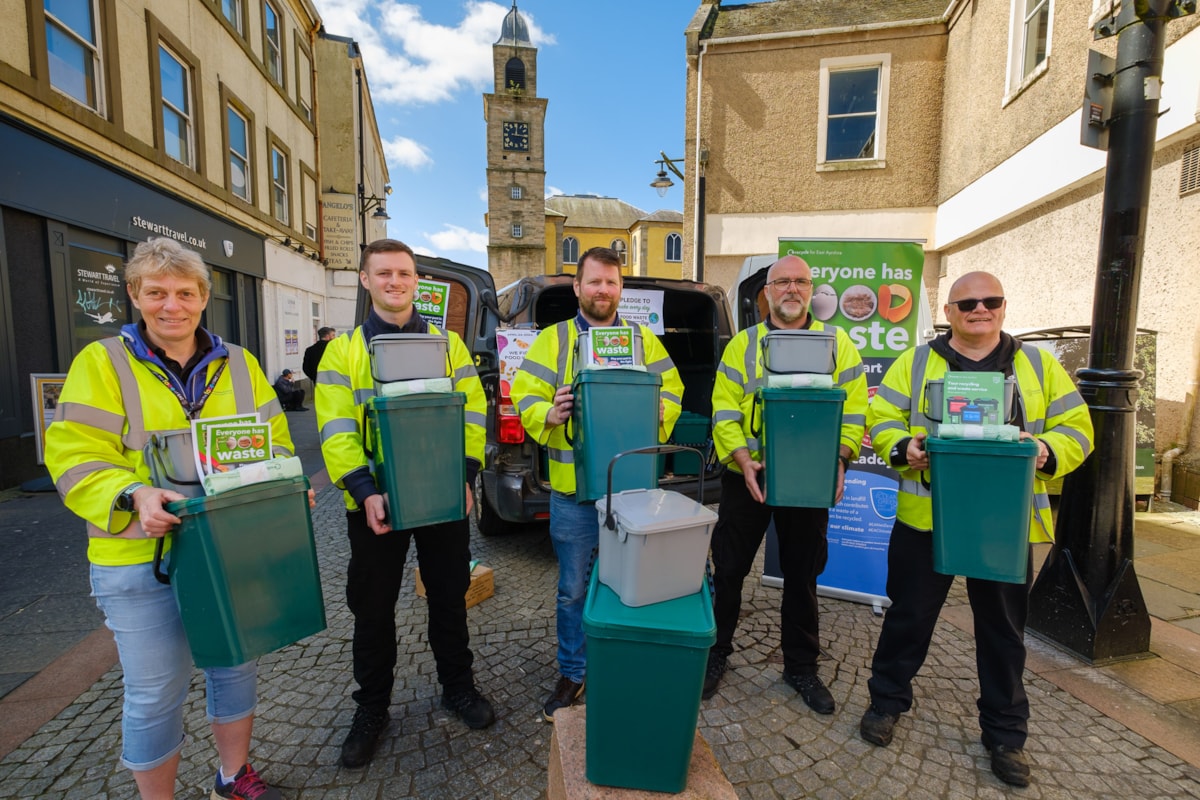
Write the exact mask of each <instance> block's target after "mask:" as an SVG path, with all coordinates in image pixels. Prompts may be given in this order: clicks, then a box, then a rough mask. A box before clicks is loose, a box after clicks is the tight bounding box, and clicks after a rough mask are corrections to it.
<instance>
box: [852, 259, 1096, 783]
mask: <svg viewBox="0 0 1200 800" xmlns="http://www.w3.org/2000/svg"><path fill="white" fill-rule="evenodd" d="M948 298H949V299H948V301H947V303H946V305H945V307H944V311H945V314H946V319H948V320H949V321H950V332H949V333H944V334H942V335H941V336H939V337H937V338H936V339H934V340H933V341H932V342H930V343H929V344H927V345H921V346H918V347H915V348H913V349H911V350H908V351H906V352H904V353H902V354H901V355H900V357H899V358H897V359H896V361H895V363H894V364H892V366H891V368H890V369H889V370H888V371H887V374H886V375H884V377H883V383H882V384H881V385H880V386H879V390H878V392H877V393H876V395H875V399H874V400H872V401H871V409H870V411H869V412H868V415H867V418H868V421H869V422H870V425H871V446H872V447H873V448H874V449H875V452H876V453H878V454H879V456H880V457H881V458H885V459H887V461H888V463H889V464H891V466H892V467H894V468H895V469H896V470H897V471H898V472H899V473H900V495H899V505H898V508H897V512H896V523H895V525H894V526H893V528H892V536H891V540H890V542H889V544H888V572H887V574H888V578H887V595H888V597H889V598H890V599H891V601H892V605H891V607H890V608H889V609H888V612H887V616H885V617H884V618H883V629H882V630H881V631H880V633H879V644H878V645H877V646H876V648H875V657H874V659H873V660H872V662H871V678H870V680H868V681H867V688H868V689H869V690H870V693H871V705H870V706H869V707H868V708H867V711H866V713H865V714H863V717H862V721H861V722H860V723H859V733H860V734H861V735H862V738H863V739H865V740H866V741H868V742H870V743H871V744H874V745H878V746H880V747H887V746H888V745H889V744H891V741H892V734H893V732H894V729H895V727H896V722H897V721H898V720H899V719H900V715H901V714H903V713H904V712H905V711H908V710H909V709H910V708H911V707H912V703H913V686H912V681H913V678H915V677H916V674H917V671H918V670H920V669H921V665H922V664H924V663H925V656H926V654H927V653H928V652H929V644H930V642H931V641H932V640H933V629H934V625H935V624H936V623H937V618H938V614H939V613H940V611H941V609H942V604H943V603H945V601H946V593H947V592H948V591H949V590H950V584H951V583H953V581H954V576H952V575H942V574H939V573H937V572H934V571H933V537H932V531H933V502H932V496H931V494H930V489H929V482H928V477H927V474H926V470H928V469H929V454H928V453H926V452H925V438H926V436H927V434H928V428H927V427H926V426H927V425H928V424H929V421H928V419H927V418H926V417H925V415H924V414H922V413H921V411H920V409H922V408H925V399H924V394H925V389H924V387H925V386H926V384H927V383H928V382H929V381H931V380H939V379H942V378H944V377H945V375H946V373H947V372H1001V373H1003V374H1005V375H1012V376H1014V377H1015V378H1016V383H1017V386H1016V389H1017V394H1018V397H1017V398H1014V400H1016V401H1017V402H1015V403H1014V405H1015V406H1016V410H1017V412H1018V414H1017V418H1016V419H1015V420H1013V424H1014V425H1016V426H1017V427H1019V428H1020V429H1021V438H1022V439H1030V440H1032V441H1035V442H1037V447H1038V455H1037V461H1036V462H1035V466H1036V470H1037V471H1036V472H1035V473H1034V481H1033V513H1032V514H1031V515H1030V520H1029V528H1028V530H1019V531H1013V535H1014V536H1018V537H1020V536H1026V535H1027V536H1028V537H1029V540H1030V541H1033V542H1047V541H1051V540H1053V538H1054V520H1053V518H1052V516H1051V514H1050V499H1049V497H1047V495H1046V484H1045V481H1047V480H1051V479H1054V478H1061V477H1062V476H1063V475H1066V474H1067V473H1068V472H1070V471H1071V470H1073V469H1075V468H1076V467H1078V466H1079V465H1080V464H1082V463H1083V460H1084V459H1085V458H1087V455H1088V453H1090V452H1091V451H1092V446H1093V443H1092V437H1093V431H1092V419H1091V416H1090V414H1089V412H1088V407H1087V405H1085V404H1084V401H1083V398H1082V397H1081V396H1080V395H1079V392H1077V391H1076V390H1075V385H1074V384H1073V383H1072V382H1071V377H1070V376H1069V375H1068V374H1067V371H1066V370H1065V369H1063V368H1062V366H1061V365H1060V364H1059V363H1058V361H1057V360H1056V359H1055V357H1054V356H1053V355H1052V354H1051V353H1050V351H1048V350H1041V349H1039V348H1037V347H1034V346H1033V345H1028V344H1022V343H1021V342H1020V341H1018V340H1017V339H1014V338H1013V337H1012V336H1009V335H1008V334H1007V333H1004V331H1003V330H1001V329H1002V327H1003V325H1004V312H1005V310H1006V308H1007V304H1006V303H1005V300H1004V288H1003V287H1002V286H1001V285H1000V281H999V280H997V279H996V277H995V276H994V275H992V274H990V273H987V272H968V273H967V274H966V275H963V276H962V277H961V278H959V279H958V280H956V281H955V282H954V284H953V285H952V286H951V287H950V293H949V295H948ZM913 394H918V396H916V397H913V396H912V395H913ZM1032 584H1033V560H1032V552H1031V554H1030V556H1029V564H1028V567H1027V569H1026V579H1025V582H1024V583H1006V582H1003V581H989V580H981V579H978V578H968V579H967V597H968V599H969V600H970V603H971V613H972V615H973V617H974V630H975V662H976V665H977V671H978V674H979V700H978V701H977V705H978V706H979V727H980V729H981V731H982V734H983V735H982V741H983V746H984V747H985V748H987V750H988V752H989V754H990V755H991V762H992V772H994V773H995V774H996V776H997V777H998V778H1000V780H1002V781H1004V782H1005V783H1008V784H1012V785H1014V786H1028V785H1029V762H1028V760H1027V759H1026V757H1025V750H1024V747H1025V739H1026V736H1027V735H1028V733H1029V698H1028V697H1027V696H1026V694H1025V686H1024V684H1023V683H1022V679H1021V675H1022V673H1023V672H1024V671H1025V619H1026V616H1027V614H1028V612H1029V588H1030V586H1031V585H1032Z"/></svg>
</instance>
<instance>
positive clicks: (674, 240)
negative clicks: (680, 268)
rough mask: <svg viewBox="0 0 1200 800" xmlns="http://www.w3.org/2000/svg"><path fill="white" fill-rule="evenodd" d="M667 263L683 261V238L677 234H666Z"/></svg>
mask: <svg viewBox="0 0 1200 800" xmlns="http://www.w3.org/2000/svg"><path fill="white" fill-rule="evenodd" d="M666 258H667V261H683V237H682V236H680V235H679V234H678V233H668V234H667V252H666Z"/></svg>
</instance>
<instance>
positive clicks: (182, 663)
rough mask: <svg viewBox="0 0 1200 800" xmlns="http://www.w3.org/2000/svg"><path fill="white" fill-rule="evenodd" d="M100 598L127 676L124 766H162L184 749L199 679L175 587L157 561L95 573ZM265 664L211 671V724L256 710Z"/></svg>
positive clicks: (206, 672) (208, 685)
mask: <svg viewBox="0 0 1200 800" xmlns="http://www.w3.org/2000/svg"><path fill="white" fill-rule="evenodd" d="M91 582H92V596H93V597H95V598H96V605H97V606H99V607H100V610H101V611H102V612H104V623H105V624H106V625H107V626H108V627H109V629H110V630H111V631H112V632H113V636H114V638H115V639H116V642H117V652H118V653H119V654H120V657H121V669H122V670H123V671H124V682H125V703H124V706H123V713H122V714H121V738H122V749H121V763H122V764H124V765H125V767H126V768H128V769H131V770H133V771H135V772H141V771H145V770H150V769H154V768H155V767H157V766H160V765H162V764H164V763H166V762H167V761H168V760H170V759H171V758H172V757H173V756H174V755H175V754H176V753H178V752H179V750H180V749H181V748H182V747H183V703H184V701H185V700H186V699H187V693H188V685H189V684H190V683H191V679H192V653H191V650H189V649H188V643H187V638H186V636H185V635H184V632H183V620H182V619H181V618H180V616H179V607H178V606H177V605H176V604H175V596H174V594H172V592H171V587H170V586H166V585H164V584H161V583H159V582H158V580H157V579H155V577H154V568H153V566H152V565H151V564H133V565H131V566H126V567H104V566H100V565H97V564H93V565H92V568H91ZM257 676H258V670H257V665H256V663H255V662H253V661H251V662H249V663H247V664H241V665H239V666H236V667H229V668H224V667H213V668H209V669H206V670H204V678H205V684H206V690H207V691H206V695H207V698H208V719H209V721H210V722H216V723H226V722H237V721H238V720H240V719H244V718H246V717H248V716H249V715H251V714H253V713H254V707H255V705H256V704H257V701H258V698H257V696H256V694H255V683H256V680H257Z"/></svg>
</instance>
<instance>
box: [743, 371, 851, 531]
mask: <svg viewBox="0 0 1200 800" xmlns="http://www.w3.org/2000/svg"><path fill="white" fill-rule="evenodd" d="M845 402H846V392H845V390H844V389H806V388H788V389H771V388H763V389H759V390H758V394H757V396H756V397H755V400H754V407H755V409H761V410H760V411H759V413H760V414H761V418H762V428H761V431H760V432H759V441H760V445H761V447H762V454H763V474H764V475H765V477H766V485H765V487H764V488H765V489H766V496H767V505H771V506H787V507H803V508H832V507H833V505H834V499H835V498H836V497H837V477H838V445H839V444H840V443H841V440H842V407H843V406H844V405H845ZM751 424H752V425H753V421H752V422H751Z"/></svg>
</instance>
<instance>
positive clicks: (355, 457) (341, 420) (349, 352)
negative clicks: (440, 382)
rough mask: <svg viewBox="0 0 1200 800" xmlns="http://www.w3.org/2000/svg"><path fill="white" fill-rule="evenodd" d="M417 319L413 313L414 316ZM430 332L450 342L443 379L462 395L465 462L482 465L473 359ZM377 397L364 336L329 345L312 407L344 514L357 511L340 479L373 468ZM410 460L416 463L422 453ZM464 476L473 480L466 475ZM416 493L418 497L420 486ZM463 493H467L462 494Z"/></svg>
mask: <svg viewBox="0 0 1200 800" xmlns="http://www.w3.org/2000/svg"><path fill="white" fill-rule="evenodd" d="M414 313H415V312H414ZM429 332H430V333H432V334H434V335H437V336H445V337H447V339H448V347H447V355H448V357H449V361H450V363H449V365H447V377H450V378H453V380H454V390H455V391H458V392H462V393H463V394H464V395H466V406H465V408H464V409H463V414H464V420H465V423H466V425H465V433H466V453H465V454H464V457H465V458H468V459H474V460H475V461H476V462H478V463H479V464H482V463H483V448H484V439H485V436H486V430H485V427H484V426H485V424H486V414H487V397H486V396H485V395H484V393H483V384H482V383H480V381H479V374H478V373H477V372H476V371H475V364H474V362H473V361H472V359H471V353H470V352H469V351H468V350H467V346H466V345H465V344H463V341H462V339H461V338H459V336H458V334H457V333H455V332H454V331H442V330H440V329H438V328H437V327H435V326H433V325H430V326H429ZM374 396H375V380H374V379H373V378H372V377H371V354H370V352H369V351H368V350H367V342H366V339H365V337H364V336H363V329H362V326H361V325H360V326H358V327H357V328H355V329H354V330H353V331H350V332H349V333H344V334H342V335H341V336H338V337H337V338H335V339H333V340H331V341H330V342H329V345H328V346H327V347H326V348H325V354H324V355H323V356H322V357H321V371H320V372H318V373H317V386H316V392H315V401H314V402H315V405H316V409H317V428H318V430H320V432H321V455H322V456H324V458H325V468H326V469H327V470H328V471H329V480H330V481H332V482H333V483H334V484H336V485H337V487H338V488H339V489H342V490H343V494H344V496H345V502H346V508H347V509H349V510H351V511H356V510H357V509H358V504H357V503H355V502H354V498H353V497H351V496H350V493H349V492H348V491H345V489H346V484H345V482H344V479H345V477H346V476H347V475H349V474H350V473H352V472H354V471H356V470H360V469H362V468H363V467H367V468H371V467H372V464H371V460H370V459H369V458H368V457H367V449H366V445H367V444H369V436H368V432H367V430H366V427H367V404H368V403H369V402H370V400H371V398H373V397H374ZM409 457H411V458H416V459H419V458H420V457H421V454H420V453H411V454H409ZM468 474H471V472H470V471H468ZM413 490H414V491H421V488H420V487H419V486H417V487H413ZM464 490H465V488H464Z"/></svg>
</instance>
